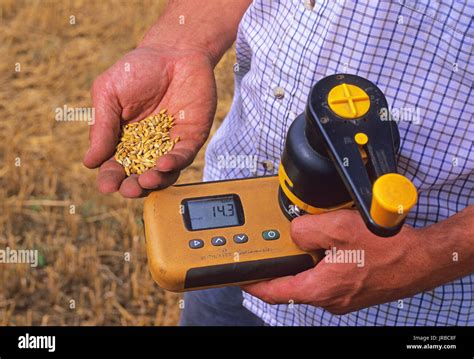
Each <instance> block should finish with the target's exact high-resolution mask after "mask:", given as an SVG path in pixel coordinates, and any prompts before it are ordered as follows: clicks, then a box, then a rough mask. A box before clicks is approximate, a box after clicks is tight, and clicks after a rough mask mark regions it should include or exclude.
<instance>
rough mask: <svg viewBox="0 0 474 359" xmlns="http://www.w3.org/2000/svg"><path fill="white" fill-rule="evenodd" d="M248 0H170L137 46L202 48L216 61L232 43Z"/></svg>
mask: <svg viewBox="0 0 474 359" xmlns="http://www.w3.org/2000/svg"><path fill="white" fill-rule="evenodd" d="M250 3H251V0H233V1H229V0H206V1H202V0H182V1H178V0H170V1H169V2H168V5H167V7H166V9H165V11H164V13H163V15H162V16H161V17H160V18H159V19H158V21H157V22H156V23H155V25H153V27H152V28H151V29H150V30H149V31H148V33H147V34H146V35H145V38H144V39H143V41H142V42H141V44H140V46H151V47H154V46H160V45H166V46H174V47H177V48H193V49H199V50H202V51H204V52H206V53H207V54H208V55H209V57H210V59H211V61H212V62H213V64H214V65H215V64H217V62H218V61H219V59H220V58H221V57H222V55H223V54H224V53H225V51H226V50H227V49H228V48H229V47H230V46H232V43H233V42H234V40H235V36H236V33H237V28H238V25H239V22H240V19H241V18H242V16H243V14H244V12H245V10H246V9H247V7H248V6H249V4H250Z"/></svg>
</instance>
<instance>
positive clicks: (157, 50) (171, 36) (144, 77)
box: [84, 0, 251, 197]
mask: <svg viewBox="0 0 474 359" xmlns="http://www.w3.org/2000/svg"><path fill="white" fill-rule="evenodd" d="M250 2H251V1H250V0H239V1H230V2H229V1H227V0H208V1H204V2H203V1H199V0H187V1H174V0H170V1H168V5H167V7H166V10H165V12H164V13H163V15H162V16H161V17H160V18H159V20H158V21H157V22H156V24H155V25H154V26H153V27H152V28H151V29H150V30H149V31H148V33H147V34H146V35H145V37H144V39H143V41H142V42H141V44H140V46H139V47H138V48H137V49H136V50H134V51H132V52H130V53H129V54H127V55H125V56H124V57H123V58H122V59H121V60H119V61H118V62H117V63H115V64H114V65H113V66H112V67H111V68H110V69H108V70H107V71H106V72H104V73H103V74H102V75H100V76H99V77H98V78H97V79H96V81H95V82H94V86H93V89H92V102H93V105H94V107H95V115H96V116H95V124H94V125H93V126H92V127H91V130H90V147H89V150H88V151H87V153H86V155H85V157H84V165H85V166H87V167H89V168H96V167H99V166H100V170H99V177H98V185H99V190H100V191H101V192H103V193H110V192H115V191H117V190H119V191H120V193H121V194H122V195H123V196H124V197H140V196H143V195H145V194H146V193H147V191H149V190H152V189H157V188H164V187H166V186H169V185H171V184H172V183H173V182H175V181H176V179H177V178H178V176H179V172H180V170H182V169H183V168H185V167H186V166H188V165H189V164H191V162H192V161H193V159H194V157H195V156H196V154H197V152H198V151H199V149H200V148H201V146H202V145H203V144H204V142H205V141H206V139H207V137H208V135H209V130H210V128H211V125H212V121H213V118H214V114H215V110H216V84H215V80H214V74H213V69H214V66H215V65H216V64H217V62H218V61H219V59H220V58H221V57H222V55H223V54H224V53H225V51H226V50H227V49H229V48H230V47H231V45H232V43H233V41H234V39H235V36H236V33H237V27H238V24H239V22H240V19H241V18H242V15H243V14H244V12H245V10H246V9H247V7H248V6H249V4H250ZM137 21H139V19H137ZM162 109H167V110H168V113H170V114H172V115H174V117H175V126H174V127H173V128H172V129H171V138H175V137H177V136H179V137H180V141H179V142H178V143H177V144H176V145H175V146H174V148H173V150H172V151H171V152H169V153H168V154H166V155H164V156H162V157H160V158H159V159H158V161H157V163H156V166H155V168H153V169H151V170H148V171H147V172H145V173H143V174H142V175H140V176H138V175H131V176H130V177H128V178H125V172H124V169H123V168H122V166H121V165H120V164H119V163H117V162H116V161H115V160H114V159H113V155H114V152H115V147H116V145H117V143H118V141H119V136H120V127H121V126H122V125H124V124H126V123H128V122H134V121H140V120H142V119H144V118H146V117H147V116H148V115H152V114H155V113H156V112H158V111H159V110H162Z"/></svg>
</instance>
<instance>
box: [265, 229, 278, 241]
mask: <svg viewBox="0 0 474 359" xmlns="http://www.w3.org/2000/svg"><path fill="white" fill-rule="evenodd" d="M262 237H263V239H265V240H266V241H273V240H274V239H278V238H280V232H278V231H277V230H276V229H269V230H267V231H263V232H262Z"/></svg>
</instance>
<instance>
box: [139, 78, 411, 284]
mask: <svg viewBox="0 0 474 359" xmlns="http://www.w3.org/2000/svg"><path fill="white" fill-rule="evenodd" d="M399 144H400V139H399V133H398V128H397V125H396V122H394V121H392V120H391V118H390V115H389V113H388V104H387V101H386V99H385V96H384V95H383V93H382V92H381V91H380V89H379V88H378V87H377V86H375V85H374V84H373V83H371V82H370V81H368V80H366V79H364V78H361V77H359V76H355V75H347V74H337V75H331V76H328V77H325V78H323V79H321V80H320V81H319V82H318V83H317V84H316V85H315V86H314V87H313V88H312V90H311V93H310V95H309V97H308V102H307V107H306V111H305V113H303V114H301V115H300V116H298V117H297V118H296V119H295V121H294V122H293V123H292V125H291V126H290V129H289V131H288V134H287V138H286V142H285V148H284V150H283V153H282V158H281V163H280V166H279V172H278V176H267V177H254V178H246V179H235V180H226V181H215V182H203V183H191V184H184V185H175V186H171V187H169V188H166V189H164V190H159V191H155V192H152V193H151V194H150V195H149V196H148V198H147V199H146V200H145V205H144V223H145V237H146V243H147V256H148V261H149V267H150V270H151V273H152V276H153V278H154V280H155V281H156V282H157V283H158V284H159V285H160V286H161V287H162V288H164V289H167V290H170V291H174V292H182V291H189V290H196V289H204V288H211V287H221V286H229V285H240V284H244V283H250V282H254V281H260V280H265V279H271V278H276V277H281V276H286V275H294V274H297V273H299V272H302V271H304V270H307V269H310V268H312V267H314V266H315V265H316V264H317V262H318V261H320V260H321V259H322V258H323V254H322V253H321V252H317V253H306V252H304V251H302V250H301V249H299V248H298V247H297V246H296V245H295V244H294V243H293V241H292V240H291V237H290V232H289V230H290V221H291V220H292V219H293V218H295V217H297V216H300V215H303V214H319V213H324V212H327V211H333V210H337V209H340V208H352V207H355V208H357V209H358V210H359V212H360V214H361V216H362V218H363V219H364V221H365V223H366V225H367V228H368V229H369V230H370V231H372V232H373V233H375V234H376V235H378V236H380V237H391V236H393V235H395V234H397V233H398V232H399V231H400V229H401V227H402V225H403V222H404V219H405V217H406V215H407V214H408V212H409V211H410V209H411V208H412V207H413V206H414V205H415V203H416V200H417V192H416V189H415V187H414V185H413V184H412V183H411V181H410V180H409V179H407V178H406V177H404V176H402V175H400V174H398V173H397V168H396V152H397V151H398V149H399ZM381 240H382V239H381Z"/></svg>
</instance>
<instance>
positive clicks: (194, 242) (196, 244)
mask: <svg viewBox="0 0 474 359" xmlns="http://www.w3.org/2000/svg"><path fill="white" fill-rule="evenodd" d="M189 247H190V248H192V249H198V248H202V247H204V241H203V240H202V239H191V240H190V241H189Z"/></svg>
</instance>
